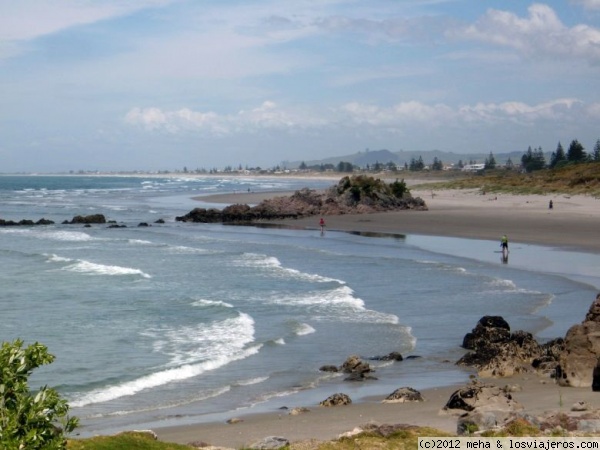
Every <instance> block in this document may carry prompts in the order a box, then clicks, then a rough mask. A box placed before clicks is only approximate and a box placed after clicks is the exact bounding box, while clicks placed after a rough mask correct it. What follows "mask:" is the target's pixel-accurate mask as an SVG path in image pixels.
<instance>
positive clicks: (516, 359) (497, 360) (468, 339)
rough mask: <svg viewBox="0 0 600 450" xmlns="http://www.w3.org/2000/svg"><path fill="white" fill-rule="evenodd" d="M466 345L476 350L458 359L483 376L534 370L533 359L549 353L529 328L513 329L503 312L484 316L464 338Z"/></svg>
mask: <svg viewBox="0 0 600 450" xmlns="http://www.w3.org/2000/svg"><path fill="white" fill-rule="evenodd" d="M463 347H464V348H467V349H471V350H473V351H471V352H469V353H466V354H465V355H463V357H462V358H460V359H459V360H458V361H457V364H458V365H462V366H470V367H475V368H476V369H477V372H478V374H479V375H480V376H482V377H505V376H511V375H514V374H516V373H523V372H528V371H530V370H532V368H533V367H532V362H533V361H534V360H535V359H538V358H540V357H541V356H542V355H547V354H548V352H547V349H545V348H544V347H542V346H540V344H539V343H538V342H537V341H536V340H535V339H534V338H533V335H532V334H531V333H527V332H525V331H515V332H514V333H511V332H510V326H509V325H508V323H507V322H506V321H505V320H504V319H503V318H502V317H500V316H484V317H482V318H481V319H480V320H479V322H478V323H477V325H476V326H475V328H474V329H473V330H472V331H471V332H470V333H467V334H466V335H465V337H464V339H463Z"/></svg>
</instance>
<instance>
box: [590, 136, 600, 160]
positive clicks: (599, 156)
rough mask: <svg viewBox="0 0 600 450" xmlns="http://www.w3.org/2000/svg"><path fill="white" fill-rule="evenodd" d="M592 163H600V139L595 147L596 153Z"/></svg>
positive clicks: (593, 155) (593, 154)
mask: <svg viewBox="0 0 600 450" xmlns="http://www.w3.org/2000/svg"><path fill="white" fill-rule="evenodd" d="M592 161H595V162H599V161H600V139H598V140H597V141H596V145H595V146H594V152H593V153H592Z"/></svg>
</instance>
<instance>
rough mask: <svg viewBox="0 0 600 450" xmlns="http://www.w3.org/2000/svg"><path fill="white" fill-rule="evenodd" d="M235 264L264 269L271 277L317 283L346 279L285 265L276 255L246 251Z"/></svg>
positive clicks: (343, 282) (339, 281) (340, 282)
mask: <svg viewBox="0 0 600 450" xmlns="http://www.w3.org/2000/svg"><path fill="white" fill-rule="evenodd" d="M235 264H236V265H238V266H246V267H255V268H258V269H262V270H263V272H264V273H265V274H266V275H268V276H271V277H280V278H293V279H299V280H306V281H310V282H315V283H330V282H335V283H339V284H345V281H343V280H338V279H335V278H329V277H325V276H322V275H318V274H311V273H306V272H301V271H299V270H296V269H291V268H287V267H283V266H282V264H281V261H279V260H278V259H277V258H275V257H274V256H267V255H260V254H256V253H244V254H243V255H242V257H241V258H240V259H238V260H237V261H236V262H235Z"/></svg>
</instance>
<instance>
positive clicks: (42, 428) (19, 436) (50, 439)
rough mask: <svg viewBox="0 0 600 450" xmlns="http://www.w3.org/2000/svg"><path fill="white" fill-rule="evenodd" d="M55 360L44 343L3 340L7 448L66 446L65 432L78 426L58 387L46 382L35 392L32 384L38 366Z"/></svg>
mask: <svg viewBox="0 0 600 450" xmlns="http://www.w3.org/2000/svg"><path fill="white" fill-rule="evenodd" d="M53 361H54V356H53V355H51V354H49V353H48V349H47V348H46V346H44V345H42V344H40V343H37V342H36V343H35V344H32V345H30V346H28V347H26V348H23V341H22V340H20V339H17V340H15V341H14V342H12V343H8V342H4V343H3V344H2V348H1V349H0V370H1V372H0V446H1V447H2V448H3V449H6V450H13V449H15V450H16V449H28V450H35V449H44V450H57V449H64V448H66V439H65V436H64V435H65V433H70V432H72V431H73V430H74V429H75V427H76V426H77V424H78V421H77V418H75V417H69V416H68V415H67V414H68V411H69V406H68V405H67V402H66V401H65V400H63V399H62V398H61V397H60V395H59V394H58V392H56V391H55V390H54V389H51V388H49V387H48V386H43V387H41V388H40V389H39V390H38V391H37V392H35V393H32V392H31V391H30V390H29V385H28V379H29V376H30V375H31V373H32V372H33V370H34V369H37V368H38V367H40V366H42V365H45V364H50V363H52V362H53ZM60 426H62V428H61V427H60Z"/></svg>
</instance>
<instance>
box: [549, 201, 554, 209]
mask: <svg viewBox="0 0 600 450" xmlns="http://www.w3.org/2000/svg"><path fill="white" fill-rule="evenodd" d="M552 208H554V203H552V200H550V203H548V209H552Z"/></svg>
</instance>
